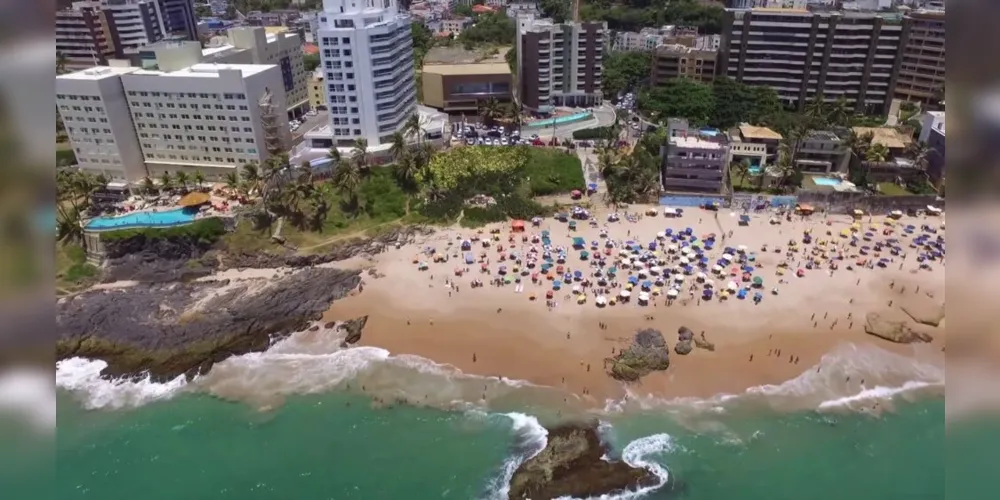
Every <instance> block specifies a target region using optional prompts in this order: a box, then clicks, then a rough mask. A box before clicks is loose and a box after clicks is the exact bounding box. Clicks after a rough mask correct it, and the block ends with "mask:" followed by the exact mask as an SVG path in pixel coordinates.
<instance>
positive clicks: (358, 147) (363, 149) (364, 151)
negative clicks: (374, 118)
mask: <svg viewBox="0 0 1000 500" xmlns="http://www.w3.org/2000/svg"><path fill="white" fill-rule="evenodd" d="M351 160H352V161H353V162H354V163H356V164H357V165H358V168H368V139H365V138H364V137H359V138H357V139H355V140H354V149H353V150H351Z"/></svg>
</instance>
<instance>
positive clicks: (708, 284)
mask: <svg viewBox="0 0 1000 500" xmlns="http://www.w3.org/2000/svg"><path fill="white" fill-rule="evenodd" d="M713 286H715V282H714V281H712V280H705V288H712V287H713Z"/></svg>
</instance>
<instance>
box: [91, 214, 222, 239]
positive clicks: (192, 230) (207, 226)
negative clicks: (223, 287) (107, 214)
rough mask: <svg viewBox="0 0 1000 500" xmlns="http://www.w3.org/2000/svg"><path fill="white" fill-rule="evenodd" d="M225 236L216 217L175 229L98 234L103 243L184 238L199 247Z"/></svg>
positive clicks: (147, 229)
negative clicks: (140, 239)
mask: <svg viewBox="0 0 1000 500" xmlns="http://www.w3.org/2000/svg"><path fill="white" fill-rule="evenodd" d="M224 234H226V226H225V224H223V222H222V220H221V219H219V218H217V217H212V218H208V219H200V220H196V221H194V222H192V223H191V224H186V225H183V226H176V227H148V228H134V229H118V230H114V231H105V232H102V233H100V236H101V240H102V241H104V242H116V241H123V240H128V239H131V238H144V239H146V240H160V239H177V238H186V239H190V240H192V241H193V242H196V243H198V244H199V245H205V246H207V245H211V244H213V243H215V242H216V241H218V240H219V238H221V237H222V235H224Z"/></svg>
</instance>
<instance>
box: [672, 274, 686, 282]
mask: <svg viewBox="0 0 1000 500" xmlns="http://www.w3.org/2000/svg"><path fill="white" fill-rule="evenodd" d="M674 281H676V282H678V283H683V282H684V275H683V274H675V275H674Z"/></svg>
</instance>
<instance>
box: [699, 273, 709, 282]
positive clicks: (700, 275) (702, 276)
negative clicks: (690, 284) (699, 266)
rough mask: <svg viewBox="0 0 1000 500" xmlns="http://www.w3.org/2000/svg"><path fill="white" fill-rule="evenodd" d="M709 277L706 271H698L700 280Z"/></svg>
mask: <svg viewBox="0 0 1000 500" xmlns="http://www.w3.org/2000/svg"><path fill="white" fill-rule="evenodd" d="M707 277H708V276H707V275H706V274H705V273H698V279H699V280H704V279H705V278H707Z"/></svg>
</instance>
